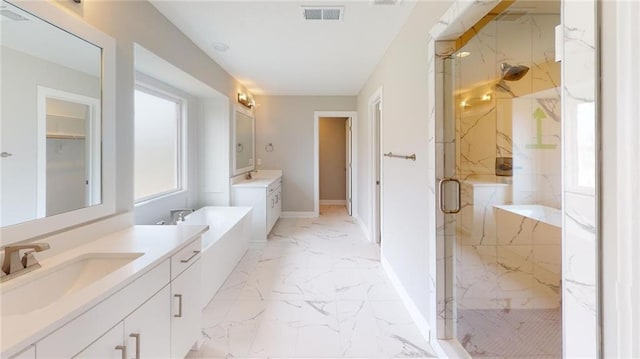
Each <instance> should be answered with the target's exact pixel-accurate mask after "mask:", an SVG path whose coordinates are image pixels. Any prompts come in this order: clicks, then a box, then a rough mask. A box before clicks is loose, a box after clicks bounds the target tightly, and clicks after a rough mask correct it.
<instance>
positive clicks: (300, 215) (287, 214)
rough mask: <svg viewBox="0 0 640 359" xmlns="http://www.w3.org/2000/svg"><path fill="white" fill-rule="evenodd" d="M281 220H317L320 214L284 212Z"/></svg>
mask: <svg viewBox="0 0 640 359" xmlns="http://www.w3.org/2000/svg"><path fill="white" fill-rule="evenodd" d="M280 217H281V218H315V217H318V214H317V213H315V212H282V214H281V215H280Z"/></svg>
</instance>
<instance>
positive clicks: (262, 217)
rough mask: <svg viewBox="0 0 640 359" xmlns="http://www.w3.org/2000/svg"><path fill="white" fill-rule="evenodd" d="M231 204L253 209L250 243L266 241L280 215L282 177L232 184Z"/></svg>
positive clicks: (261, 178) (255, 179) (260, 178)
mask: <svg viewBox="0 0 640 359" xmlns="http://www.w3.org/2000/svg"><path fill="white" fill-rule="evenodd" d="M274 172H280V173H281V171H274ZM231 204H232V205H233V206H243V207H253V223H252V226H251V241H252V242H264V241H266V240H267V236H268V235H269V232H271V229H273V226H274V225H275V224H276V222H277V221H278V218H280V215H281V214H282V175H281V174H279V175H275V176H271V177H259V178H254V179H252V180H247V181H240V182H237V183H234V184H232V186H231Z"/></svg>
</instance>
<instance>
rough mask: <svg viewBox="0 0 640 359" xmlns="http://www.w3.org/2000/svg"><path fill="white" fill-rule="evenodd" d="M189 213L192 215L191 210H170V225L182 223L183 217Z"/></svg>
mask: <svg viewBox="0 0 640 359" xmlns="http://www.w3.org/2000/svg"><path fill="white" fill-rule="evenodd" d="M190 213H193V209H190V208H187V209H172V210H171V223H172V224H178V223H179V222H184V217H185V216H186V215H188V214H190Z"/></svg>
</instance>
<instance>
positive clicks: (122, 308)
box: [21, 237, 202, 359]
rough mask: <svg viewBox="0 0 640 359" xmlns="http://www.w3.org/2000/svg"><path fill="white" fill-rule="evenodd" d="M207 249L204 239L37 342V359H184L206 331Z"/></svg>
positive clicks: (190, 245) (198, 240)
mask: <svg viewBox="0 0 640 359" xmlns="http://www.w3.org/2000/svg"><path fill="white" fill-rule="evenodd" d="M201 246H202V242H201V239H200V238H199V237H198V238H197V239H196V240H194V241H193V242H192V243H190V244H189V245H187V246H186V247H184V248H182V249H181V250H180V251H179V252H178V253H176V254H174V255H173V256H171V258H167V259H166V260H164V261H163V262H162V263H161V264H159V265H157V266H156V267H154V268H153V269H151V270H150V271H149V272H147V273H145V274H143V275H142V276H141V277H139V278H138V279H136V280H135V281H133V282H132V283H130V284H128V285H127V286H125V287H124V288H122V289H120V290H119V291H117V292H116V293H114V294H113V295H111V296H109V297H108V298H106V299H105V300H103V301H101V302H100V303H98V304H96V305H95V306H94V307H92V308H90V309H88V310H87V311H85V312H84V313H82V314H81V315H79V316H78V317H76V318H75V319H73V320H72V321H71V322H69V323H67V324H65V325H64V326H62V327H61V328H59V329H58V330H56V331H54V332H53V333H51V334H50V335H48V336H46V337H44V338H43V339H41V340H39V341H38V342H36V344H35V349H36V353H37V355H36V358H37V359H42V358H72V357H78V358H118V359H120V358H125V351H126V358H129V359H130V358H135V359H140V358H184V357H185V356H186V355H187V353H188V352H189V350H190V349H191V347H192V346H193V344H194V343H196V341H197V340H198V338H199V335H200V330H201V303H200V299H201V295H200V283H201V266H200V263H201V261H200V248H201ZM21 355H22V353H21ZM29 358H33V357H29Z"/></svg>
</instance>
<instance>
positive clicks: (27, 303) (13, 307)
mask: <svg viewBox="0 0 640 359" xmlns="http://www.w3.org/2000/svg"><path fill="white" fill-rule="evenodd" d="M143 254H144V253H88V254H84V255H81V256H79V257H77V258H74V259H71V260H69V261H66V262H64V263H61V264H59V265H56V266H55V267H51V268H40V269H36V270H35V271H33V272H31V273H28V274H25V275H24V277H22V278H16V279H14V280H15V282H14V283H12V282H11V281H9V282H6V283H5V284H3V285H2V287H0V303H1V306H2V316H9V315H18V314H27V313H30V312H33V311H35V310H38V309H42V308H44V307H46V306H48V305H50V304H53V303H54V302H56V301H59V300H64V299H65V298H66V297H67V296H69V295H71V294H74V293H76V292H78V291H79V290H81V289H83V288H85V287H87V286H89V285H91V284H92V283H94V282H96V281H97V280H99V279H101V278H103V277H105V276H106V275H108V274H110V273H112V272H114V271H116V270H117V269H119V268H121V267H123V266H125V265H127V264H128V263H131V262H132V261H133V260H135V259H136V258H138V257H140V256H142V255H143Z"/></svg>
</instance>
